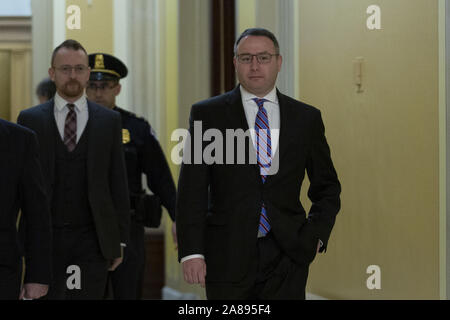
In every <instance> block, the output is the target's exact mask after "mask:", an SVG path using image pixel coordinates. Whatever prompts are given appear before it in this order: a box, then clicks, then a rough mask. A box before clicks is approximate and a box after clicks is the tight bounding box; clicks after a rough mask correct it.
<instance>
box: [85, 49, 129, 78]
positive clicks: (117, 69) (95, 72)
mask: <svg viewBox="0 0 450 320" xmlns="http://www.w3.org/2000/svg"><path fill="white" fill-rule="evenodd" d="M89 67H91V76H90V78H89V80H94V81H103V80H119V79H122V78H125V77H126V76H127V74H128V69H127V67H126V66H125V64H124V63H123V62H122V61H120V60H119V59H117V58H116V57H114V56H112V55H109V54H106V53H93V54H90V55H89Z"/></svg>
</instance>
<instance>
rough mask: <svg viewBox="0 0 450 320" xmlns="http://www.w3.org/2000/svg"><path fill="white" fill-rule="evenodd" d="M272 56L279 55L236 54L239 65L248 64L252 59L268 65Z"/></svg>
mask: <svg viewBox="0 0 450 320" xmlns="http://www.w3.org/2000/svg"><path fill="white" fill-rule="evenodd" d="M273 56H279V54H270V53H260V54H249V53H243V54H238V55H237V56H236V57H237V60H238V61H239V62H240V63H243V64H250V63H252V61H253V57H256V61H258V63H260V64H267V63H270V61H272V57H273Z"/></svg>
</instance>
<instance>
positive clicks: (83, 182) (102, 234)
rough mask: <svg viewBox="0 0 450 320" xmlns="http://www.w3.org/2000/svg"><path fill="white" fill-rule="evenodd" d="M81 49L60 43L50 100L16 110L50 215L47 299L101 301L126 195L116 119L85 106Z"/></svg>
mask: <svg viewBox="0 0 450 320" xmlns="http://www.w3.org/2000/svg"><path fill="white" fill-rule="evenodd" d="M89 74H90V68H89V63H88V56H87V53H86V50H85V49H84V48H83V47H82V46H81V44H80V43H78V42H77V41H74V40H66V41H64V42H63V43H62V44H61V45H60V46H58V47H57V48H56V49H55V50H54V51H53V55H52V59H51V67H50V69H49V75H50V78H51V79H52V80H53V81H54V82H55V85H56V90H57V92H56V95H55V97H54V99H51V100H50V101H48V102H46V103H44V104H41V105H38V106H36V107H33V108H30V109H27V110H24V111H22V112H21V113H20V115H19V118H18V122H19V124H21V125H23V126H25V127H28V128H30V129H32V130H33V131H34V132H36V134H37V137H38V140H39V145H40V148H39V155H40V160H41V163H42V169H43V172H44V177H45V187H46V191H47V195H48V200H49V207H50V209H51V214H52V227H53V279H52V282H51V284H50V288H49V293H48V299H102V298H103V293H104V288H105V284H106V279H107V274H108V269H109V270H114V269H115V268H117V266H118V265H119V264H120V263H121V261H122V259H123V258H122V255H123V247H124V246H126V244H127V243H128V242H129V241H128V238H129V196H128V188H127V177H126V171H125V170H126V169H125V161H124V153H123V147H122V136H121V119H120V114H118V113H117V112H114V111H110V110H108V109H105V108H103V107H101V106H99V105H97V104H95V103H93V102H90V101H88V100H87V99H86V96H85V94H84V89H85V87H86V84H87V81H88V79H89Z"/></svg>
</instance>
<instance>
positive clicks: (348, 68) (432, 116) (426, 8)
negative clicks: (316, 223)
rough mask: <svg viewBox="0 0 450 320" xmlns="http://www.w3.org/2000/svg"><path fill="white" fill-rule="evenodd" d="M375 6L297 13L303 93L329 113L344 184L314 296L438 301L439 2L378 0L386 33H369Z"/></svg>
mask: <svg viewBox="0 0 450 320" xmlns="http://www.w3.org/2000/svg"><path fill="white" fill-rule="evenodd" d="M372 4H374V3H373V1H367V0H340V1H335V0H321V1H316V0H303V1H301V2H300V5H299V6H300V8H299V9H300V19H299V21H300V96H301V99H302V100H303V101H305V102H307V103H310V104H312V105H314V106H316V107H318V108H319V109H320V110H321V111H322V115H323V119H324V122H325V127H326V135H327V139H328V142H329V144H330V146H331V151H332V157H333V160H334V163H335V166H336V169H337V171H338V175H339V178H340V180H341V183H342V186H343V192H342V209H341V212H340V214H339V215H338V217H337V221H336V225H335V229H334V231H333V233H332V236H331V239H330V243H329V249H328V252H327V253H326V254H325V255H319V256H318V257H317V258H316V260H315V262H313V264H312V267H311V273H310V278H309V285H308V288H309V291H310V292H312V293H314V294H318V295H321V296H324V297H327V298H337V299H392V298H396V299H397V298H399V299H412V298H413V299H439V188H438V187H439V184H438V183H439V180H438V178H439V176H438V174H439V172H438V169H439V159H438V155H439V144H438V59H437V57H438V30H437V21H438V12H437V1H423V0H396V1H391V0H379V1H377V4H378V5H379V6H380V7H381V13H382V14H381V19H382V20H381V27H382V30H375V31H369V30H368V29H367V27H366V19H367V18H368V16H369V15H368V14H366V9H367V7H368V6H369V5H372ZM356 57H363V58H364V64H363V87H362V88H363V90H364V92H362V93H356V85H354V83H353V64H352V61H353V59H354V58H356ZM302 198H305V197H304V194H303V196H302ZM370 265H378V266H380V268H381V290H368V288H367V287H366V280H367V278H368V277H369V275H368V274H366V269H367V267H368V266H370Z"/></svg>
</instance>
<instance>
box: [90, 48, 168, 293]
mask: <svg viewBox="0 0 450 320" xmlns="http://www.w3.org/2000/svg"><path fill="white" fill-rule="evenodd" d="M89 65H90V67H91V77H90V80H91V81H102V80H118V79H119V78H124V77H125V76H126V75H127V69H126V67H125V65H124V64H123V63H122V62H121V61H120V60H118V59H117V58H115V57H113V56H110V55H107V54H101V53H96V54H91V55H89ZM114 110H115V111H117V112H119V113H120V114H121V116H122V140H123V147H124V151H125V162H126V166H127V174H128V186H129V193H130V197H131V199H130V205H131V225H130V244H129V245H128V246H127V247H126V248H125V250H124V253H125V254H124V261H123V262H122V264H120V265H119V266H118V268H117V269H116V270H115V271H113V272H110V280H111V287H112V294H113V298H114V299H140V298H141V295H142V285H143V273H144V266H145V248H144V223H143V220H144V215H145V213H143V212H140V210H138V207H139V202H140V201H141V199H142V195H143V194H144V189H143V185H142V174H145V175H146V178H147V186H148V188H149V189H150V190H151V191H152V192H153V193H154V194H155V195H156V196H157V197H158V198H159V200H160V202H161V204H162V205H163V206H164V207H165V208H166V209H167V211H168V213H169V215H170V218H171V219H172V221H175V201H176V189H175V183H174V181H173V178H172V175H171V172H170V169H169V165H168V163H167V160H166V158H165V156H164V152H163V150H162V149H161V146H160V144H159V142H158V140H157V139H156V137H155V135H154V134H153V131H152V128H151V126H150V124H149V123H148V122H147V121H146V120H145V119H143V118H139V117H137V116H136V115H135V114H133V113H131V112H129V111H126V110H123V109H121V108H119V107H117V106H116V107H115V108H114ZM147 214H148V212H147ZM150 214H151V213H150Z"/></svg>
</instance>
